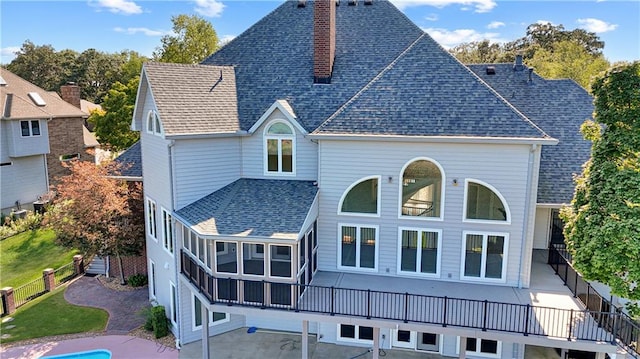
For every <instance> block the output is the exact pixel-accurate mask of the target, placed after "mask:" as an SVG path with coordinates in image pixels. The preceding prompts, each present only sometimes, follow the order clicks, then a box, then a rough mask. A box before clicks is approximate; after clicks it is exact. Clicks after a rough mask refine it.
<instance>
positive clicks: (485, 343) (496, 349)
mask: <svg viewBox="0 0 640 359" xmlns="http://www.w3.org/2000/svg"><path fill="white" fill-rule="evenodd" d="M456 342H457V345H456V354H459V353H460V349H459V348H460V337H458V338H457V340H456ZM465 353H466V354H467V355H473V356H476V357H484V358H500V357H501V356H502V342H501V341H497V340H489V339H480V338H467V343H466V345H465Z"/></svg>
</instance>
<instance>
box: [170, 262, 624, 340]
mask: <svg viewBox="0 0 640 359" xmlns="http://www.w3.org/2000/svg"><path fill="white" fill-rule="evenodd" d="M181 258H182V261H181V262H182V269H181V272H182V274H183V275H184V276H185V277H186V278H188V280H189V281H190V282H191V283H192V284H193V285H194V286H196V287H197V288H198V289H199V291H200V292H201V293H202V294H203V295H205V296H206V297H207V298H208V299H209V301H210V302H211V303H212V304H213V303H216V304H227V305H229V306H233V305H239V306H250V307H259V308H262V309H276V310H291V311H296V312H306V313H321V314H327V315H332V316H333V315H340V316H351V317H360V318H367V319H371V318H376V319H389V320H397V321H402V322H404V323H410V322H411V323H424V324H436V325H442V326H443V327H446V326H452V327H461V328H471V329H481V330H483V331H487V330H491V331H499V332H508V333H519V334H522V335H525V336H528V335H536V336H544V337H551V338H562V339H567V340H586V341H593V342H609V343H612V344H615V338H620V337H621V336H622V335H624V336H629V335H630V334H631V333H633V329H632V327H630V325H631V323H630V322H629V321H626V320H625V319H624V315H623V314H621V313H619V312H610V311H594V310H589V309H587V310H565V309H557V308H548V307H539V306H532V305H523V304H513V303H502V302H493V301H488V300H483V301H481V300H471V299H461V298H451V297H439V296H428V295H419V294H411V293H396V292H385V291H375V290H359V289H350V288H338V287H325V286H316V285H302V284H297V283H278V282H269V281H255V280H247V279H243V278H218V277H214V276H212V275H211V274H209V273H207V271H206V270H205V269H204V268H203V267H202V266H200V265H199V264H198V263H197V262H196V260H195V259H194V258H192V257H191V256H190V255H189V254H187V252H185V251H183V252H182V256H181ZM287 298H288V299H287ZM603 323H605V324H607V326H603ZM607 328H610V329H611V330H607ZM623 333H624V334H623Z"/></svg>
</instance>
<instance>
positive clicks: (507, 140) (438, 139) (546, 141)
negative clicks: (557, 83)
mask: <svg viewBox="0 0 640 359" xmlns="http://www.w3.org/2000/svg"><path fill="white" fill-rule="evenodd" d="M307 137H308V138H310V139H314V140H333V141H389V142H410V143H415V142H421V143H480V144H532V145H535V144H540V145H557V144H558V142H559V141H558V140H557V139H555V138H552V137H546V138H522V137H475V136H404V135H369V134H319V133H314V134H309V135H308V136H307Z"/></svg>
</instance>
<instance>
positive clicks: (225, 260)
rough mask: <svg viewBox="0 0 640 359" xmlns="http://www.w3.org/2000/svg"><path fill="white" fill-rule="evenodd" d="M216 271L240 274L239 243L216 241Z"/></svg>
mask: <svg viewBox="0 0 640 359" xmlns="http://www.w3.org/2000/svg"><path fill="white" fill-rule="evenodd" d="M214 248H215V251H216V271H215V272H216V273H227V274H238V273H239V272H238V250H237V249H238V243H236V242H226V241H215V245H214Z"/></svg>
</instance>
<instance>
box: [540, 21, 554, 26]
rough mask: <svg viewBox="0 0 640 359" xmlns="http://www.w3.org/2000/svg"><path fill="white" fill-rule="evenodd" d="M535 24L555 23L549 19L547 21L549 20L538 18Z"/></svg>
mask: <svg viewBox="0 0 640 359" xmlns="http://www.w3.org/2000/svg"><path fill="white" fill-rule="evenodd" d="M536 24H539V25H545V24H549V25H554V26H555V24H554V23H552V22H551V21H549V20H538V21H536Z"/></svg>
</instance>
